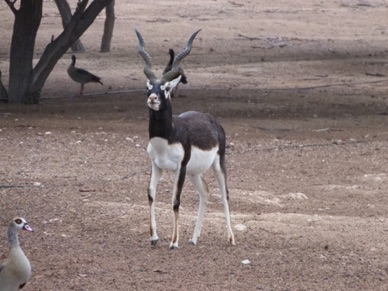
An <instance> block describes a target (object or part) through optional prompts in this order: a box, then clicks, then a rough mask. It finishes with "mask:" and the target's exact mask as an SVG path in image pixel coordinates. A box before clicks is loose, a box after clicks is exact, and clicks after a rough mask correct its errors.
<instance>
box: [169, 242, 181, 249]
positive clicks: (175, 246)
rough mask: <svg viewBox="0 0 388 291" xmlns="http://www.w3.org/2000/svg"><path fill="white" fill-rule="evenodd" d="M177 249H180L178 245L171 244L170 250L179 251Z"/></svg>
mask: <svg viewBox="0 0 388 291" xmlns="http://www.w3.org/2000/svg"><path fill="white" fill-rule="evenodd" d="M177 249H179V247H178V244H177V243H171V244H170V250H177Z"/></svg>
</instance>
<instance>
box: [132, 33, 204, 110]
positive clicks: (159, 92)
mask: <svg viewBox="0 0 388 291" xmlns="http://www.w3.org/2000/svg"><path fill="white" fill-rule="evenodd" d="M135 31H136V35H137V38H138V40H139V53H140V55H141V56H142V58H143V60H144V62H145V65H144V74H145V75H146V77H147V90H148V91H147V98H148V99H147V104H148V107H149V108H151V109H152V110H155V111H159V110H163V109H164V108H165V106H166V104H167V101H168V100H170V98H171V92H172V90H173V89H174V88H175V87H176V86H177V85H178V83H179V81H180V79H181V77H182V76H181V73H180V71H181V70H180V68H179V63H180V62H181V61H182V60H183V59H184V58H185V57H186V56H187V55H188V54H189V53H190V51H191V48H192V45H193V41H194V38H195V37H196V36H197V34H198V32H200V31H201V30H200V29H199V30H197V31H196V32H194V33H193V34H192V35H191V36H190V38H189V40H188V42H187V45H186V47H185V48H184V49H183V50H182V51H181V52H180V53H178V54H177V55H176V56H175V58H174V61H173V63H172V68H171V70H170V71H168V72H166V73H165V74H163V76H162V78H161V79H158V78H157V77H156V75H155V74H154V72H153V71H152V69H151V67H152V59H151V56H150V55H149V53H148V52H147V51H146V48H145V42H144V38H143V36H142V35H141V33H140V32H139V31H138V30H137V29H136V30H135Z"/></svg>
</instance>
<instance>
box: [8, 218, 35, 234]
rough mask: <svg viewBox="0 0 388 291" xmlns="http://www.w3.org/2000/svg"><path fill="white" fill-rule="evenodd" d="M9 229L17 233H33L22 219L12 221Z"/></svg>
mask: <svg viewBox="0 0 388 291" xmlns="http://www.w3.org/2000/svg"><path fill="white" fill-rule="evenodd" d="M9 228H10V229H12V230H15V231H17V232H19V231H20V230H26V231H32V228H31V227H30V226H29V225H28V224H27V221H26V220H25V219H24V218H22V217H15V218H14V219H13V220H12V221H11V223H10V225H9Z"/></svg>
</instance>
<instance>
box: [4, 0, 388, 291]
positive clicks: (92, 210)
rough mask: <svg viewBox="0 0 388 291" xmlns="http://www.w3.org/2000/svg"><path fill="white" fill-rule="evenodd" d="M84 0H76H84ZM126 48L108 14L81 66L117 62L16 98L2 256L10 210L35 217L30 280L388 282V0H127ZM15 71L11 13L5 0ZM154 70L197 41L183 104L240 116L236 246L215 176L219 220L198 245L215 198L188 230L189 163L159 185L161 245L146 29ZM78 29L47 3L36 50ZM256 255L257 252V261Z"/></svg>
mask: <svg viewBox="0 0 388 291" xmlns="http://www.w3.org/2000/svg"><path fill="white" fill-rule="evenodd" d="M75 2H76V1H71V4H72V6H73V7H74V5H75ZM116 2H119V3H117V4H116V13H117V21H116V27H115V35H114V39H113V43H112V52H111V53H108V54H102V53H99V52H98V51H99V43H100V38H101V32H102V27H103V22H104V15H103V14H102V15H101V16H100V17H99V18H98V19H97V20H96V21H95V23H94V24H93V26H92V27H91V28H90V29H89V30H88V31H87V32H86V33H85V35H84V36H83V37H82V41H83V43H84V45H85V47H86V48H87V53H84V54H78V61H77V65H79V66H80V67H83V68H85V69H88V70H90V71H92V72H93V73H95V74H97V75H99V76H101V77H102V80H103V82H104V85H103V86H101V85H99V84H88V85H86V87H85V91H86V93H87V95H86V96H84V97H80V96H76V94H77V92H78V90H79V87H78V85H77V84H75V83H74V82H72V81H71V80H70V79H69V77H68V76H67V74H66V67H67V66H68V64H69V63H70V52H69V54H67V55H65V56H64V57H63V58H62V60H61V61H60V62H59V63H58V64H57V66H56V67H55V69H54V71H53V73H52V74H51V75H50V77H49V79H48V80H47V83H46V86H45V88H44V91H43V92H42V95H43V99H42V104H40V105H36V106H23V107H19V106H9V105H8V106H7V105H4V104H2V105H0V145H1V151H0V210H1V212H0V233H2V234H3V235H2V237H3V239H1V240H0V260H3V259H5V258H6V256H7V242H6V239H5V235H4V234H5V233H6V226H7V224H8V221H9V220H10V219H11V218H12V217H13V216H15V215H23V216H25V217H26V219H27V220H28V221H29V223H30V225H31V226H32V227H33V228H34V229H35V232H34V233H22V234H21V244H22V247H23V249H24V250H25V253H26V254H27V256H28V257H29V259H30V261H31V263H32V265H33V276H32V278H31V281H30V282H29V284H28V285H27V286H26V287H25V290H387V289H388V283H387V279H388V274H387V273H388V261H387V255H388V245H387V241H388V213H387V209H388V196H387V191H388V167H387V164H388V158H387V157H388V127H387V126H388V117H387V115H384V114H382V113H387V109H386V107H387V100H388V99H387V93H386V92H387V89H388V48H387V35H388V30H387V29H388V28H387V25H386V23H387V22H386V12H387V2H386V1H383V0H381V1H379V0H376V1H372V0H369V1H368V0H339V1H338V0H336V1H334V0H329V1H318V0H313V1H302V0H296V1H286V0H283V1H275V2H274V1H268V0H263V1H241V0H236V1H224V0H218V1H204V0H199V1H196V2H194V3H193V2H192V1H186V0H182V1H179V4H178V3H177V1H158V2H156V1H149V0H143V1H128V0H126V1H124V0H122V1H116ZM0 23H1V30H0V36H1V42H0V69H1V70H2V72H3V77H4V80H5V83H6V80H7V77H8V75H7V68H8V55H9V52H8V49H9V43H10V37H11V30H12V15H11V12H10V11H9V9H8V8H7V7H6V5H5V4H4V3H3V2H2V3H0ZM135 27H137V28H138V29H139V30H141V31H142V33H143V35H144V37H145V39H146V42H147V47H148V50H149V52H150V53H151V55H152V56H153V58H154V64H155V70H156V71H157V72H160V73H161V71H162V69H163V67H164V65H165V63H166V62H167V60H168V57H167V51H168V48H170V47H172V48H174V49H176V50H179V49H180V48H182V46H183V45H184V44H185V42H186V40H187V38H188V36H189V35H190V34H191V33H192V32H193V31H195V30H196V29H198V28H202V31H201V32H200V34H199V35H198V38H197V39H196V40H195V43H194V47H193V50H192V53H191V54H190V56H188V57H187V58H186V59H185V61H184V64H183V66H184V69H185V71H186V73H187V75H188V79H189V84H188V85H186V86H181V87H180V97H179V98H175V99H174V100H173V103H174V104H173V105H174V111H175V112H176V113H180V112H183V111H187V110H198V111H206V112H210V113H212V114H213V115H214V116H216V117H217V118H218V119H219V120H220V121H221V123H222V124H223V126H224V127H225V129H226V131H227V139H228V149H227V163H228V171H229V190H230V199H231V201H230V203H231V211H232V223H233V227H234V232H235V235H236V243H237V245H236V246H235V247H231V246H229V245H228V243H227V236H226V235H227V234H226V227H225V219H224V216H223V212H222V205H221V201H220V199H219V194H218V189H217V186H216V183H215V181H214V176H213V174H212V173H210V172H209V174H207V175H206V180H207V181H208V183H209V185H210V188H211V194H210V197H209V207H208V213H207V215H206V217H205V222H204V227H203V233H202V236H201V239H200V241H199V243H198V245H197V246H192V245H190V244H189V243H188V240H189V239H190V238H191V234H192V231H193V229H194V223H195V218H196V212H197V208H198V195H197V194H196V193H195V191H194V189H193V187H192V185H191V184H190V182H187V183H186V185H185V189H184V193H183V197H182V204H181V229H180V233H181V239H180V249H179V250H176V251H171V250H169V249H168V245H169V240H170V236H171V234H172V216H173V213H172V210H171V192H172V176H171V175H170V174H168V173H166V175H164V177H163V179H162V181H161V184H160V187H159V192H160V193H159V195H158V209H157V210H158V211H157V222H158V227H159V236H160V242H159V244H158V245H157V247H155V248H152V247H151V246H150V242H149V237H148V215H149V214H148V213H149V211H148V202H147V191H146V189H147V184H148V180H149V175H150V162H149V160H148V157H147V154H146V152H145V148H146V146H147V142H148V141H147V138H148V134H147V117H148V109H147V107H146V102H145V92H144V88H145V81H146V80H145V77H144V75H143V73H142V60H141V58H140V57H139V55H138V54H137V51H136V50H137V43H136V38H135V34H134V28H135ZM60 31H61V22H60V18H59V15H58V12H57V11H56V8H55V4H54V3H53V1H48V0H47V1H45V2H44V18H43V19H42V24H41V29H40V31H39V35H38V39H37V45H36V58H37V59H38V58H39V56H40V53H41V52H42V51H43V49H44V47H45V45H46V44H47V42H48V41H49V40H50V39H51V35H52V34H54V35H57V34H58V33H60ZM246 260H249V261H246Z"/></svg>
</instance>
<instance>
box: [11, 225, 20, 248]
mask: <svg viewBox="0 0 388 291" xmlns="http://www.w3.org/2000/svg"><path fill="white" fill-rule="evenodd" d="M8 243H9V247H10V248H13V247H16V246H19V236H18V233H17V232H15V230H13V229H12V228H10V229H8Z"/></svg>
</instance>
